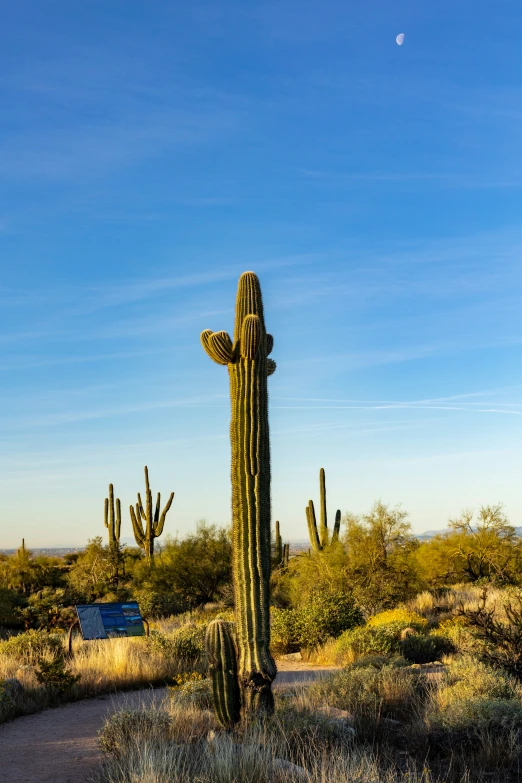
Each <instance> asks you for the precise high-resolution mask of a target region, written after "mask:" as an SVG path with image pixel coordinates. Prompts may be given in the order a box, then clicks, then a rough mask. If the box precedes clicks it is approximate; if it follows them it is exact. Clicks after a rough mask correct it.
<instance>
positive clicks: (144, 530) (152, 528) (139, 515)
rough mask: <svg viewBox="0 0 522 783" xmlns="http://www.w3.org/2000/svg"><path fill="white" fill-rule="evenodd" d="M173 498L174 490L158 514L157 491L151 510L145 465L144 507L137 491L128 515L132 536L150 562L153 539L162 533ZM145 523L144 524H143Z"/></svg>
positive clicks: (152, 557)
mask: <svg viewBox="0 0 522 783" xmlns="http://www.w3.org/2000/svg"><path fill="white" fill-rule="evenodd" d="M173 499H174V492H171V493H170V497H169V499H168V501H167V504H166V506H165V508H164V509H163V511H162V512H161V514H160V509H161V496H160V493H159V492H158V497H157V500H156V510H155V511H153V507H152V492H151V491H150V485H149V470H148V468H147V466H145V508H144V507H143V503H142V502H141V495H140V493H139V492H138V502H137V503H136V510H134V507H133V506H131V507H130V515H131V521H132V529H133V531H134V538H135V539H136V543H137V545H138V546H139V547H141V548H142V549H143V550H144V552H145V557H146V558H147V562H148V563H149V564H152V561H153V560H154V541H155V539H156V538H159V537H160V536H161V534H162V533H163V528H164V526H165V517H166V516H167V513H168V511H169V509H170V507H171V505H172V501H173ZM144 525H145V526H144Z"/></svg>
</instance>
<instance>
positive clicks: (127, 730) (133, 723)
mask: <svg viewBox="0 0 522 783" xmlns="http://www.w3.org/2000/svg"><path fill="white" fill-rule="evenodd" d="M170 726H171V719H170V716H169V715H168V713H166V712H163V711H162V710H140V709H137V710H120V711H119V712H115V713H114V714H113V715H111V716H110V717H109V718H108V719H107V720H106V721H105V725H104V726H103V728H102V730H101V731H100V734H99V743H100V747H101V749H102V751H103V752H104V753H110V754H112V755H114V756H119V755H121V754H124V753H127V752H128V751H129V746H133V747H135V746H137V745H139V744H143V743H151V742H156V743H160V742H162V741H165V740H168V739H169V732H170Z"/></svg>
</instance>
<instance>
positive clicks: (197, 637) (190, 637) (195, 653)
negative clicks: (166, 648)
mask: <svg viewBox="0 0 522 783" xmlns="http://www.w3.org/2000/svg"><path fill="white" fill-rule="evenodd" d="M205 631H206V628H205V626H204V625H194V624H192V623H187V624H186V625H182V626H181V628H179V629H178V630H177V631H176V632H175V633H174V634H173V635H172V650H173V653H174V657H175V658H177V659H178V660H182V661H197V660H199V659H200V658H202V657H203V655H204V651H205Z"/></svg>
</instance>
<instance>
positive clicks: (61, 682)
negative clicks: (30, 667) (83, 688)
mask: <svg viewBox="0 0 522 783" xmlns="http://www.w3.org/2000/svg"><path fill="white" fill-rule="evenodd" d="M35 675H36V680H37V682H39V683H40V685H43V686H44V688H46V689H47V691H48V692H49V693H50V695H51V696H52V697H53V698H61V697H62V696H63V695H64V694H65V693H67V691H68V690H70V689H71V688H72V686H73V685H74V684H75V683H77V682H79V680H80V679H81V675H80V674H73V673H72V672H71V671H69V670H68V669H67V668H66V665H65V659H64V657H63V656H62V655H57V656H56V657H55V658H53V659H52V660H45V658H41V659H40V660H39V661H38V668H37V670H36V672H35Z"/></svg>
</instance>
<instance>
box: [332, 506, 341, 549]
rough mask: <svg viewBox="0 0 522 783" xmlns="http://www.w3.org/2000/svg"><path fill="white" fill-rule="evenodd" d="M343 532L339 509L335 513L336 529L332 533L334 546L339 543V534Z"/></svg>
mask: <svg viewBox="0 0 522 783" xmlns="http://www.w3.org/2000/svg"><path fill="white" fill-rule="evenodd" d="M340 532H341V509H340V508H338V509H337V511H336V512H335V523H334V529H333V533H332V544H335V543H336V541H339V533H340Z"/></svg>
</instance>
